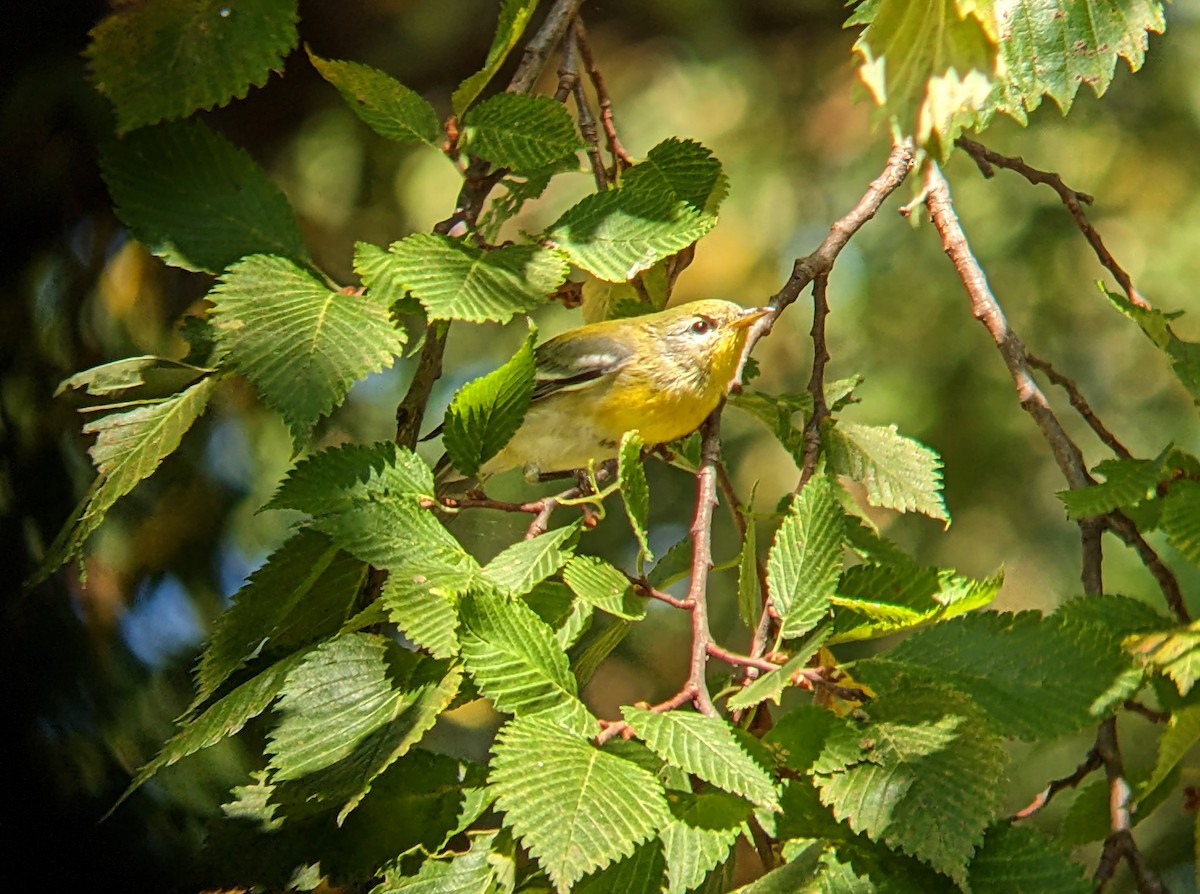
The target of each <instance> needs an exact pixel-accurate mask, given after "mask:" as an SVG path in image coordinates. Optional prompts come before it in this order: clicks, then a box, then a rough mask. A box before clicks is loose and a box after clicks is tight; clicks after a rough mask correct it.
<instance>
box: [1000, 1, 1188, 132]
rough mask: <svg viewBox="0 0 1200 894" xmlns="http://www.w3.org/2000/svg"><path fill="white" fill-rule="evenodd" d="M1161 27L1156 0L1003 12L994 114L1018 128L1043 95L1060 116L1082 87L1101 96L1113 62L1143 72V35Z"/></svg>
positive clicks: (1163, 22) (1025, 7) (1020, 7)
mask: <svg viewBox="0 0 1200 894" xmlns="http://www.w3.org/2000/svg"><path fill="white" fill-rule="evenodd" d="M1165 27H1166V20H1165V18H1164V16H1163V4H1162V3H1161V2H1158V0H1089V2H1087V3H1071V2H1067V0H1055V2H1051V3H1040V4H1031V3H1022V4H1016V5H1013V6H1011V7H1006V8H1005V13H1004V18H1003V20H1002V25H1001V28H1002V30H1001V34H1000V40H999V48H1000V51H1001V55H1002V56H1003V57H1004V66H1005V68H1004V73H1005V77H1004V88H1005V96H1004V98H1003V99H1002V101H1001V105H1000V110H1001V111H1004V112H1007V113H1008V114H1010V115H1012V116H1013V117H1014V118H1016V119H1017V120H1018V121H1021V122H1022V123H1024V121H1025V114H1024V113H1025V112H1032V111H1033V110H1034V109H1035V108H1037V107H1038V105H1040V104H1041V101H1042V97H1043V96H1049V97H1050V98H1051V99H1053V100H1054V101H1055V103H1057V104H1058V107H1059V109H1061V110H1062V112H1063V114H1064V115H1065V114H1066V113H1067V112H1068V111H1070V109H1071V105H1072V103H1073V102H1074V100H1075V95H1076V92H1077V91H1078V90H1079V87H1080V86H1081V85H1082V84H1087V85H1088V86H1089V87H1091V88H1092V92H1093V93H1095V94H1096V96H1101V95H1103V94H1104V92H1105V90H1107V89H1108V85H1109V83H1110V82H1111V81H1112V78H1113V71H1114V68H1115V67H1116V62H1117V59H1118V58H1119V57H1120V58H1124V59H1125V60H1126V61H1128V63H1129V68H1130V70H1132V71H1137V70H1138V69H1139V68H1141V67H1142V61H1143V59H1144V57H1145V52H1146V46H1147V43H1148V35H1147V32H1155V33H1161V32H1162V31H1163V29H1164V28H1165Z"/></svg>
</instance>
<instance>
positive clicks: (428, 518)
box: [267, 441, 479, 594]
mask: <svg viewBox="0 0 1200 894" xmlns="http://www.w3.org/2000/svg"><path fill="white" fill-rule="evenodd" d="M433 490H434V485H433V473H432V472H431V471H430V469H429V467H428V466H427V465H425V463H424V461H423V460H421V458H420V457H418V456H417V455H416V454H415V453H413V452H412V451H411V450H408V449H406V448H404V447H400V446H398V445H396V444H394V443H392V442H390V441H384V442H381V443H379V444H374V445H371V446H366V445H360V444H349V445H345V446H342V447H335V448H332V449H330V450H323V451H321V452H320V453H317V454H314V455H313V456H312V457H310V458H308V459H305V460H302V461H301V462H299V463H297V465H296V468H295V469H293V470H292V472H291V473H289V474H288V477H287V478H286V479H285V480H284V482H283V484H282V485H280V487H279V490H278V491H277V492H276V494H275V496H274V497H272V498H271V501H270V502H269V503H268V504H267V508H269V509H294V510H297V511H299V512H305V513H308V514H309V515H310V516H312V525H313V527H315V528H317V529H318V530H320V531H324V532H325V533H326V534H328V535H329V536H330V537H331V538H332V539H333V541H334V542H335V543H337V544H338V545H339V546H340V547H342V549H344V550H346V552H348V553H350V554H351V555H354V556H357V557H358V558H360V559H362V560H363V561H364V562H369V563H370V564H372V565H374V566H376V567H377V568H387V569H390V570H391V571H392V572H393V573H395V574H408V575H410V576H416V575H420V576H421V577H422V578H424V579H425V580H426V581H430V582H432V585H434V586H437V587H438V588H439V590H440V591H441V592H442V593H444V594H448V593H459V592H462V591H464V590H466V589H467V588H468V587H470V586H471V585H472V584H473V583H474V582H475V581H476V580H477V579H478V576H479V565H478V563H477V562H476V561H475V560H474V558H472V557H471V555H470V554H469V553H467V551H466V550H464V549H463V548H462V545H461V544H460V543H459V542H458V541H457V540H455V539H454V536H453V535H452V534H451V533H450V532H449V531H447V530H446V528H445V527H444V526H443V525H442V524H441V523H440V522H439V521H438V520H437V518H436V517H435V516H434V514H433V513H432V512H431V511H429V510H428V509H425V508H423V507H422V500H427V499H428V498H429V496H430V495H432V494H433Z"/></svg>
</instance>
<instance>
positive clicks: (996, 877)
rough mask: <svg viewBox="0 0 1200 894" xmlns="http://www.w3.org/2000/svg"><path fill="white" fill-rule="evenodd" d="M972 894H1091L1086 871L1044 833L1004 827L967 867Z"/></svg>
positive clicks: (988, 837) (993, 832)
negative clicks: (1044, 893) (1045, 893)
mask: <svg viewBox="0 0 1200 894" xmlns="http://www.w3.org/2000/svg"><path fill="white" fill-rule="evenodd" d="M967 881H968V884H969V886H970V891H971V892H972V894H1040V892H1050V891H1053V892H1054V894H1089V892H1090V891H1092V889H1093V887H1092V883H1091V882H1090V881H1088V880H1087V879H1086V878H1085V877H1084V874H1083V867H1082V866H1080V865H1079V864H1077V863H1073V862H1072V861H1071V859H1070V857H1069V856H1068V855H1067V853H1066V852H1065V851H1064V850H1062V849H1061V848H1060V847H1058V846H1057V845H1056V843H1055V842H1053V841H1051V840H1050V839H1049V838H1047V837H1046V836H1045V835H1043V834H1042V833H1040V832H1038V831H1036V830H1034V829H1031V828H1029V827H1027V826H1013V825H1009V824H1008V823H1001V824H998V825H995V826H993V827H992V828H990V829H989V830H988V832H987V835H986V836H985V837H984V840H983V844H982V845H981V846H980V848H979V850H978V851H976V853H975V857H974V859H972V860H971V865H970V867H968V872H967Z"/></svg>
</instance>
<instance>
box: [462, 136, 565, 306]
mask: <svg viewBox="0 0 1200 894" xmlns="http://www.w3.org/2000/svg"><path fill="white" fill-rule="evenodd" d="M579 171H580V165H579V156H578V155H565V156H563V157H562V158H559V159H556V160H555V161H552V162H550V164H547V165H544V166H543V167H540V168H538V169H536V170H532V171H522V172H521V173H520V174H517V175H512V176H508V177H505V178H504V179H503V180H501V181H500V183H499V185H500V186H502V187H503V188H504V191H503V192H499V193H496V194H493V195H492V197H491V198H490V200H489V201H488V206H487V208H485V209H484V212H483V214H481V215H480V216H479V221H478V223H477V224H476V229H477V230H478V232H479V234H480V235H481V236H482V237H483V238H484V239H485V240H487V241H488V242H493V243H494V242H498V241H499V236H500V228H501V227H502V226H503V225H504V223H505V222H506V221H509V220H511V219H512V218H514V217H516V216H517V214H518V213H519V212H520V210H521V209H522V208H523V207H525V203H526V202H529V201H532V200H534V199H538V198H541V196H542V193H544V192H545V191H546V188H547V187H548V186H549V185H550V181H551V180H553V179H554V177H555V176H556V175H558V174H566V173H578V172H579ZM585 288H586V284H585Z"/></svg>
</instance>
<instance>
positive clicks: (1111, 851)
mask: <svg viewBox="0 0 1200 894" xmlns="http://www.w3.org/2000/svg"><path fill="white" fill-rule="evenodd" d="M925 183H926V188H927V190H928V194H927V196H926V205H927V206H928V208H929V213H930V216H931V217H932V218H933V224H934V226H935V227H936V228H937V231H938V233H939V234H941V237H942V247H943V248H944V249H945V251H946V254H947V255H948V256H949V257H950V260H951V261H953V262H954V266H955V269H957V270H958V274H959V277H960V278H961V279H962V281H963V285H964V286H965V287H966V290H967V295H968V297H969V298H970V300H971V309H972V313H973V314H974V316H975V318H976V319H978V320H979V321H980V322H981V323H983V324H984V326H985V327H986V328H987V330H988V333H989V334H990V335H991V336H992V340H993V341H994V342H995V344H996V347H997V348H998V349H999V351H1000V355H1001V356H1002V357H1003V358H1004V362H1005V364H1006V365H1007V366H1008V370H1009V373H1010V374H1011V375H1012V377H1013V382H1014V384H1015V385H1016V388H1017V394H1018V397H1019V398H1020V401H1021V406H1022V408H1024V409H1025V410H1026V412H1028V413H1029V414H1030V415H1031V416H1033V418H1034V421H1035V422H1036V423H1037V425H1038V428H1039V429H1040V430H1041V432H1042V436H1043V437H1044V438H1045V439H1046V441H1047V443H1048V444H1049V445H1050V449H1051V452H1052V453H1053V454H1054V458H1055V460H1056V461H1057V462H1058V466H1059V469H1060V470H1061V471H1062V473H1063V476H1064V477H1065V478H1066V479H1067V482H1068V484H1069V485H1070V486H1071V487H1072V488H1076V487H1085V486H1087V485H1088V484H1090V483H1091V476H1090V475H1088V472H1087V469H1086V467H1085V466H1084V463H1083V455H1082V453H1080V450H1079V447H1078V446H1077V445H1076V444H1075V442H1074V441H1072V440H1071V439H1070V437H1069V436H1068V435H1067V434H1066V432H1065V431H1064V430H1063V428H1062V426H1061V425H1060V424H1059V421H1058V417H1057V416H1055V415H1054V412H1053V410H1051V409H1050V406H1049V404H1048V402H1047V401H1046V397H1045V395H1044V394H1042V392H1041V389H1039V388H1038V385H1037V383H1036V382H1035V381H1034V380H1033V375H1032V373H1031V372H1030V366H1029V355H1028V353H1027V352H1026V350H1025V346H1024V345H1023V344H1022V343H1021V340H1020V339H1019V338H1017V335H1016V333H1015V332H1013V331H1012V329H1011V328H1010V327H1009V325H1008V321H1007V320H1006V319H1005V317H1004V312H1003V311H1002V310H1001V308H1000V304H999V302H998V301H997V300H996V296H995V295H994V294H993V293H992V290H991V287H990V286H989V285H988V282H987V277H986V276H985V275H984V272H983V269H982V268H981V267H980V266H979V262H978V261H976V260H975V257H974V255H973V254H972V253H971V248H970V245H969V244H968V242H967V238H966V235H965V234H964V233H963V231H962V227H961V225H960V224H959V221H958V216H957V214H956V213H955V211H954V205H953V203H952V201H951V198H950V186H949V184H948V183H947V182H946V178H945V177H944V176H942V173H941V171H940V170H939V169H938V167H937V166H936V165H934V164H930V165H929V168H928V170H927V172H926V176H925ZM1101 524H1102V521H1101V520H1100V519H1085V520H1084V521H1083V522H1081V523H1080V532H1081V540H1082V549H1083V568H1082V575H1081V576H1082V579H1083V587H1084V592H1086V593H1088V594H1089V595H1098V594H1100V593H1102V592H1104V585H1103V579H1102V576H1101V566H1102V555H1101V549H1100V530H1101ZM1135 530H1136V529H1135ZM1092 752H1093V753H1090V754H1089V755H1088V758H1087V760H1085V761H1084V763H1083V764H1081V765H1080V768H1079V769H1078V770H1076V772H1075V773H1074V774H1072V775H1071V776H1069V777H1066V780H1067V781H1066V782H1064V783H1062V784H1061V785H1060V786H1059V789H1061V788H1063V787H1066V786H1067V785H1071V784H1078V779H1082V778H1083V777H1084V776H1086V775H1087V774H1088V773H1090V772H1091V771H1092V769H1095V767H1093V766H1092V765H1093V764H1094V763H1095V762H1096V760H1097V759H1098V760H1099V762H1100V763H1101V764H1102V765H1103V766H1104V770H1105V774H1106V775H1107V777H1108V781H1109V821H1110V829H1111V831H1110V834H1109V837H1108V839H1107V840H1106V841H1105V844H1104V850H1103V852H1102V854H1101V856H1100V862H1099V864H1098V866H1097V868H1096V875H1095V879H1096V885H1097V890H1098V891H1103V890H1104V889H1105V887H1107V885H1108V882H1109V881H1110V880H1111V879H1112V876H1113V873H1114V872H1115V871H1116V867H1117V865H1118V864H1119V863H1120V861H1121V860H1126V861H1127V862H1128V863H1129V867H1130V869H1131V870H1132V872H1133V874H1134V877H1135V879H1136V880H1137V887H1138V891H1139V892H1142V894H1161V892H1164V891H1165V890H1166V889H1165V888H1164V887H1163V885H1162V883H1161V882H1160V881H1159V880H1158V879H1157V878H1156V877H1155V875H1154V874H1153V872H1151V871H1150V869H1149V868H1148V867H1147V866H1146V864H1145V861H1144V860H1143V858H1142V855H1141V852H1140V851H1139V850H1138V847H1137V843H1136V842H1135V841H1134V838H1133V832H1132V824H1131V822H1130V800H1131V789H1130V786H1129V782H1128V780H1127V779H1126V777H1125V769H1124V764H1123V762H1122V759H1121V752H1120V748H1119V747H1118V744H1117V726H1116V718H1115V717H1109V718H1108V719H1106V720H1105V721H1103V722H1102V723H1101V724H1100V728H1099V730H1098V732H1097V734H1096V744H1095V747H1094V748H1093V749H1092ZM1093 754H1094V755H1095V756H1093ZM1077 775H1078V779H1076V776H1077ZM1053 786H1054V783H1051V788H1052V787H1053ZM1056 790H1058V789H1056ZM1051 794H1052V792H1051V790H1050V788H1048V789H1047V790H1046V792H1044V793H1043V795H1044V796H1045V797H1044V798H1043V796H1041V795H1040V796H1039V797H1038V798H1035V799H1034V801H1033V802H1032V803H1031V804H1030V805H1029V807H1026V808H1025V810H1024V811H1022V813H1021V814H1018V816H1021V815H1028V813H1032V812H1036V811H1037V810H1039V809H1041V806H1040V805H1039V800H1040V801H1041V803H1042V804H1044V802H1045V801H1047V800H1049V798H1050V796H1051ZM1027 812H1028V813H1027Z"/></svg>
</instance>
